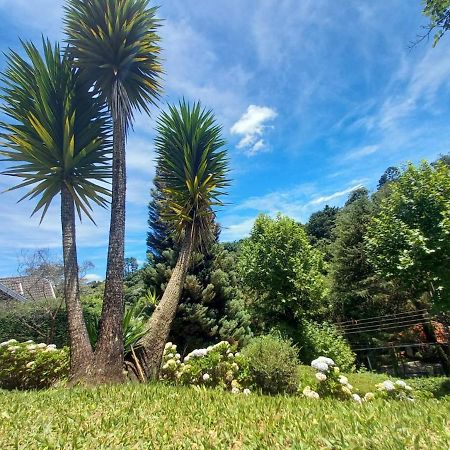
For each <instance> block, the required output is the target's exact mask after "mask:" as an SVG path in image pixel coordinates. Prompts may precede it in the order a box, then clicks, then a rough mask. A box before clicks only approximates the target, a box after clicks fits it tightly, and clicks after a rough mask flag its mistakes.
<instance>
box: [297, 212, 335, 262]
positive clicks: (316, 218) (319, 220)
mask: <svg viewBox="0 0 450 450" xmlns="http://www.w3.org/2000/svg"><path fill="white" fill-rule="evenodd" d="M338 213H339V208H337V207H335V206H328V205H326V206H325V208H324V209H322V210H321V211H317V212H315V213H313V214H311V217H310V218H309V220H308V222H307V223H306V225H305V230H306V233H307V235H308V237H309V240H310V242H311V244H312V245H313V246H314V247H316V248H317V249H319V250H320V251H321V252H322V253H323V255H324V259H325V260H326V261H330V259H331V253H330V244H331V242H332V241H333V228H334V227H335V225H336V217H337V215H338Z"/></svg>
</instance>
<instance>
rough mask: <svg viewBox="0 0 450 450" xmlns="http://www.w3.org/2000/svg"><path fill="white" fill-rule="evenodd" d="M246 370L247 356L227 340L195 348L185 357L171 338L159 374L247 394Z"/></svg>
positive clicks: (172, 379)
mask: <svg viewBox="0 0 450 450" xmlns="http://www.w3.org/2000/svg"><path fill="white" fill-rule="evenodd" d="M245 374H246V371H245V359H244V358H243V357H242V356H241V355H240V354H239V353H238V352H236V349H235V347H233V346H231V345H230V344H229V343H228V342H227V341H221V342H219V343H218V344H215V345H212V346H210V347H208V348H200V349H196V350H193V351H192V352H191V353H189V354H188V355H186V356H185V357H184V358H182V357H181V355H180V354H179V353H178V352H177V346H176V345H175V344H173V343H172V342H168V343H167V344H166V346H165V349H164V355H163V361H162V366H161V372H160V378H161V379H162V380H165V381H170V382H172V383H175V384H183V385H194V386H206V387H210V388H219V389H223V390H227V391H230V392H232V393H234V394H238V393H243V394H245V395H248V394H250V390H249V389H248V386H249V385H250V380H249V378H248V377H247V376H246V375H245Z"/></svg>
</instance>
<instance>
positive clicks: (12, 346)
mask: <svg viewBox="0 0 450 450" xmlns="http://www.w3.org/2000/svg"><path fill="white" fill-rule="evenodd" d="M19 348H20V347H19V346H18V345H11V346H10V347H8V350H9V351H10V352H13V353H14V352H15V351H16V350H19Z"/></svg>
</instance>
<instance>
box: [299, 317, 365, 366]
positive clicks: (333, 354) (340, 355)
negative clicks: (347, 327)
mask: <svg viewBox="0 0 450 450" xmlns="http://www.w3.org/2000/svg"><path fill="white" fill-rule="evenodd" d="M324 354H326V355H328V356H329V357H330V358H331V359H333V360H334V361H335V363H336V365H338V366H339V367H340V368H341V369H342V370H343V371H344V372H351V371H353V370H354V364H355V358H356V357H355V354H354V353H353V352H352V350H351V348H350V345H349V344H348V342H347V341H346V339H345V338H344V337H343V336H342V335H341V334H340V333H339V332H338V330H337V329H336V327H334V326H333V325H331V324H329V323H326V322H325V323H323V324H318V323H315V322H309V321H306V320H304V321H303V322H302V330H301V337H300V358H301V359H302V361H303V362H305V363H307V364H309V363H311V361H312V360H314V359H315V358H318V357H319V356H320V355H324Z"/></svg>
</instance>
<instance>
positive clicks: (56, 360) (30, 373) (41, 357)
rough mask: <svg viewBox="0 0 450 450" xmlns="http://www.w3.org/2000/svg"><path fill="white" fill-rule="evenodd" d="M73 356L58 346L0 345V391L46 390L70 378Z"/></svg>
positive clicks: (13, 342)
mask: <svg viewBox="0 0 450 450" xmlns="http://www.w3.org/2000/svg"><path fill="white" fill-rule="evenodd" d="M68 370H69V354H68V351H67V349H65V348H64V349H57V348H56V346H55V345H53V344H51V345H47V344H45V343H41V344H35V343H34V342H33V341H31V340H30V341H26V342H22V343H20V342H17V341H16V340H15V339H10V340H9V341H6V342H2V343H1V344H0V388H3V389H43V388H48V387H50V386H52V385H54V384H55V383H57V382H58V381H61V380H63V379H64V378H66V377H67V375H68Z"/></svg>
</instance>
